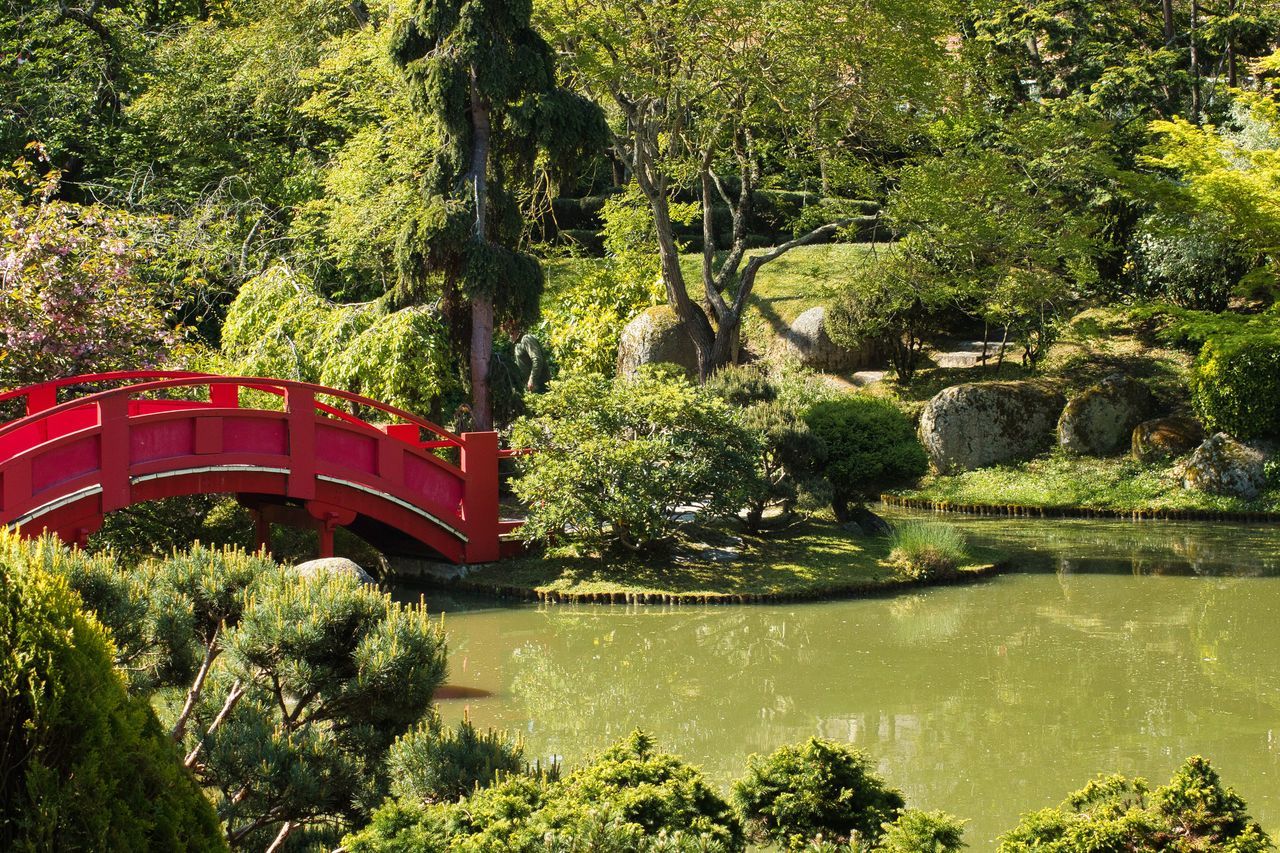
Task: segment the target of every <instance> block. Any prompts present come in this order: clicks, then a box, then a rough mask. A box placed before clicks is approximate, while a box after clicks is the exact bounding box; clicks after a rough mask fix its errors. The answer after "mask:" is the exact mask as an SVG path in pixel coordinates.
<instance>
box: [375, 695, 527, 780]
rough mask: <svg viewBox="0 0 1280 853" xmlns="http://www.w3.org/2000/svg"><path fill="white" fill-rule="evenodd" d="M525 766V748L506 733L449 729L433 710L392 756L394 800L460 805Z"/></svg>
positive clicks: (461, 727)
mask: <svg viewBox="0 0 1280 853" xmlns="http://www.w3.org/2000/svg"><path fill="white" fill-rule="evenodd" d="M524 764H525V762H524V747H523V746H522V745H521V744H520V743H519V742H518V741H513V740H511V739H510V738H509V737H508V736H507V735H506V733H505V732H496V731H493V730H492V729H490V730H489V731H487V732H484V733H481V732H479V731H477V730H476V728H475V726H473V725H471V721H470V720H463V721H462V722H461V723H460V724H458V726H457V728H446V727H445V726H444V724H443V723H442V722H441V721H440V715H439V714H437V713H436V712H435V711H434V710H432V711H431V712H430V713H428V715H427V718H426V719H425V720H424V721H423V722H421V723H419V724H418V726H417V727H416V728H414V729H413V730H411V731H409V732H406V733H405V734H403V735H401V736H400V738H399V739H398V740H397V741H396V742H395V743H394V744H392V745H391V751H390V752H389V753H388V755H387V767H388V771H389V773H390V775H391V793H392V795H393V796H396V797H403V798H404V799H408V800H417V801H419V802H422V803H440V802H451V801H454V800H457V799H459V798H460V797H464V796H466V795H467V794H470V793H471V792H473V791H475V790H476V789H477V788H484V787H487V786H489V785H492V784H493V782H494V780H496V779H497V778H499V777H500V776H501V775H503V774H507V775H510V774H513V773H519V772H520V771H521V770H523V769H524Z"/></svg>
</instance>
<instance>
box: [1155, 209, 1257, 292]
mask: <svg viewBox="0 0 1280 853" xmlns="http://www.w3.org/2000/svg"><path fill="white" fill-rule="evenodd" d="M1131 253H1132V255H1133V260H1134V277H1135V278H1136V280H1137V290H1138V292H1139V293H1140V294H1141V295H1142V296H1146V297H1164V298H1165V299H1168V300H1169V301H1170V302H1172V303H1174V304H1175V305H1179V306H1181V307H1183V308H1192V309H1196V310H1202V311H1223V310H1225V309H1226V307H1227V303H1228V301H1229V300H1230V298H1231V293H1232V291H1233V290H1234V289H1235V287H1236V285H1237V284H1238V283H1239V281H1240V279H1241V277H1243V276H1244V274H1245V273H1247V272H1248V271H1249V267H1250V260H1249V258H1248V257H1247V256H1245V255H1244V254H1243V253H1242V252H1241V251H1240V243H1239V240H1238V239H1237V238H1236V237H1235V236H1234V235H1232V233H1231V231H1230V226H1229V223H1227V222H1225V221H1221V220H1220V219H1218V218H1215V217H1210V216H1192V217H1186V216H1178V217H1174V216H1168V215H1160V214H1155V215H1152V216H1148V217H1145V218H1144V219H1143V220H1142V221H1141V222H1139V223H1138V228H1137V230H1136V232H1135V233H1134V236H1133V245H1132V249H1131Z"/></svg>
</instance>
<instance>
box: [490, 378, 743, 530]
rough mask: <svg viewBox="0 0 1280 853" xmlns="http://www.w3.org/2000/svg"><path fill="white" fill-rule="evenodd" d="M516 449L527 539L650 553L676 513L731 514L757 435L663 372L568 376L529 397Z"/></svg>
mask: <svg viewBox="0 0 1280 853" xmlns="http://www.w3.org/2000/svg"><path fill="white" fill-rule="evenodd" d="M530 407H531V409H532V411H533V414H532V416H530V417H528V418H525V419H522V420H521V421H519V422H517V423H516V425H515V428H514V431H513V434H512V443H513V444H514V445H515V446H517V447H528V448H530V449H531V450H532V451H533V452H532V453H530V454H528V455H526V456H522V457H521V458H520V476H519V478H518V479H517V480H516V481H515V483H514V484H513V488H514V490H515V493H516V495H517V496H519V497H520V498H521V499H522V500H524V501H525V502H526V504H527V505H528V507H529V518H528V520H527V521H526V522H525V525H524V527H523V528H521V532H522V534H523V535H524V536H525V537H526V538H528V539H529V540H530V541H554V540H558V539H561V538H564V539H568V540H571V541H576V542H580V543H582V544H584V545H586V546H588V547H593V548H602V547H605V546H607V545H609V544H611V543H615V542H616V543H619V544H621V545H623V546H625V547H627V548H632V549H638V548H647V547H652V546H654V545H656V544H658V543H660V542H662V541H664V540H666V539H667V538H668V537H670V536H671V535H672V534H673V533H674V532H675V530H676V527H677V522H676V520H675V519H674V515H675V510H676V508H677V507H680V506H685V505H688V504H695V503H696V504H699V505H701V506H702V507H703V508H704V509H703V511H704V512H705V513H707V514H708V515H711V516H717V515H719V516H727V515H733V514H736V513H737V512H738V510H740V509H741V508H742V507H743V505H744V504H745V503H746V499H747V497H748V496H749V494H750V490H751V489H753V488H755V484H754V477H753V471H754V460H755V458H756V457H757V455H758V453H757V449H756V440H755V436H754V435H753V434H752V433H750V432H749V431H747V430H746V429H744V428H743V427H742V426H741V425H739V424H738V422H737V420H736V419H735V417H734V415H733V413H732V412H731V411H730V409H729V407H728V406H726V405H725V404H724V403H722V402H721V401H720V400H718V399H716V398H715V397H713V396H711V395H710V394H708V393H707V392H705V391H703V390H702V389H699V388H696V387H694V386H693V385H691V384H689V382H688V381H686V380H685V379H684V378H683V377H680V376H678V375H676V374H674V373H672V372H670V371H666V370H664V369H662V368H657V369H645V370H642V371H641V372H639V373H638V374H637V375H636V376H635V377H633V378H622V377H620V378H618V379H614V380H612V381H610V380H607V379H604V378H602V377H599V376H569V377H566V378H562V379H560V380H559V381H557V382H554V383H552V385H551V388H550V390H549V391H548V392H547V393H546V394H541V395H537V396H535V397H534V398H533V399H532V400H531V401H530Z"/></svg>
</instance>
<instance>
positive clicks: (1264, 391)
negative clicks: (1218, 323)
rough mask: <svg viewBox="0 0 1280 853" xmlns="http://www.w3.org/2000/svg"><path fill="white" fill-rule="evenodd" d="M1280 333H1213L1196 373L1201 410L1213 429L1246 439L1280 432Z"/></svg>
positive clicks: (1197, 404)
mask: <svg viewBox="0 0 1280 853" xmlns="http://www.w3.org/2000/svg"><path fill="white" fill-rule="evenodd" d="M1277 376H1280V332H1277V331H1275V330H1274V329H1272V330H1269V331H1264V332H1260V333H1256V334H1247V333H1241V334H1235V335H1229V336H1222V337H1216V338H1211V339H1210V340H1208V341H1207V342H1206V343H1205V345H1204V348H1203V349H1202V350H1201V351H1200V356H1199V357H1198V358H1197V359H1196V363H1195V369H1194V370H1193V372H1192V375H1191V396H1192V403H1193V404H1194V405H1195V408H1196V412H1197V413H1198V414H1199V415H1200V417H1201V418H1202V419H1203V420H1204V422H1205V424H1206V425H1207V426H1208V427H1209V428H1210V429H1212V430H1215V431H1217V430H1220V431H1223V432H1227V433H1230V434H1231V435H1233V436H1235V437H1237V438H1242V439H1250V438H1261V437H1266V436H1277V435H1280V383H1277V381H1276V377H1277Z"/></svg>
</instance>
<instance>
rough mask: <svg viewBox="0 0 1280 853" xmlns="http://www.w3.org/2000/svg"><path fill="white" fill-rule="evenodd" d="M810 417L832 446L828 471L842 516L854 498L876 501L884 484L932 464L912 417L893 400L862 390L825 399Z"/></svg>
mask: <svg viewBox="0 0 1280 853" xmlns="http://www.w3.org/2000/svg"><path fill="white" fill-rule="evenodd" d="M805 421H806V422H807V423H808V424H809V429H810V430H811V431H812V432H813V434H814V435H815V436H817V438H818V439H819V440H821V441H822V443H823V445H824V446H825V448H826V460H827V461H826V469H825V472H824V473H825V474H826V477H827V480H828V481H829V482H830V483H831V491H832V498H831V502H832V506H833V508H834V509H835V512H836V517H837V518H840V519H841V520H844V519H845V518H847V517H848V506H849V504H850V503H862V502H864V501H867V500H874V499H875V498H876V497H878V495H879V492H880V490H881V489H884V488H886V487H888V486H890V485H892V484H894V483H896V482H899V481H902V480H907V479H910V478H912V477H919V476H920V475H922V474H924V473H925V471H926V470H927V469H928V464H929V463H928V457H926V456H925V452H924V448H923V447H922V446H921V445H920V440H919V439H918V438H917V437H916V431H915V427H914V426H913V425H912V423H911V420H910V419H909V418H908V417H907V416H906V414H904V413H903V412H902V410H901V409H899V408H898V407H897V406H896V405H894V404H893V403H892V402H890V401H888V400H881V399H878V398H876V397H868V396H864V395H860V394H851V395H849V396H847V397H840V398H838V399H832V400H823V401H821V402H818V403H815V404H814V405H813V406H812V407H811V408H810V409H809V411H808V412H807V413H806V415H805Z"/></svg>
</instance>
